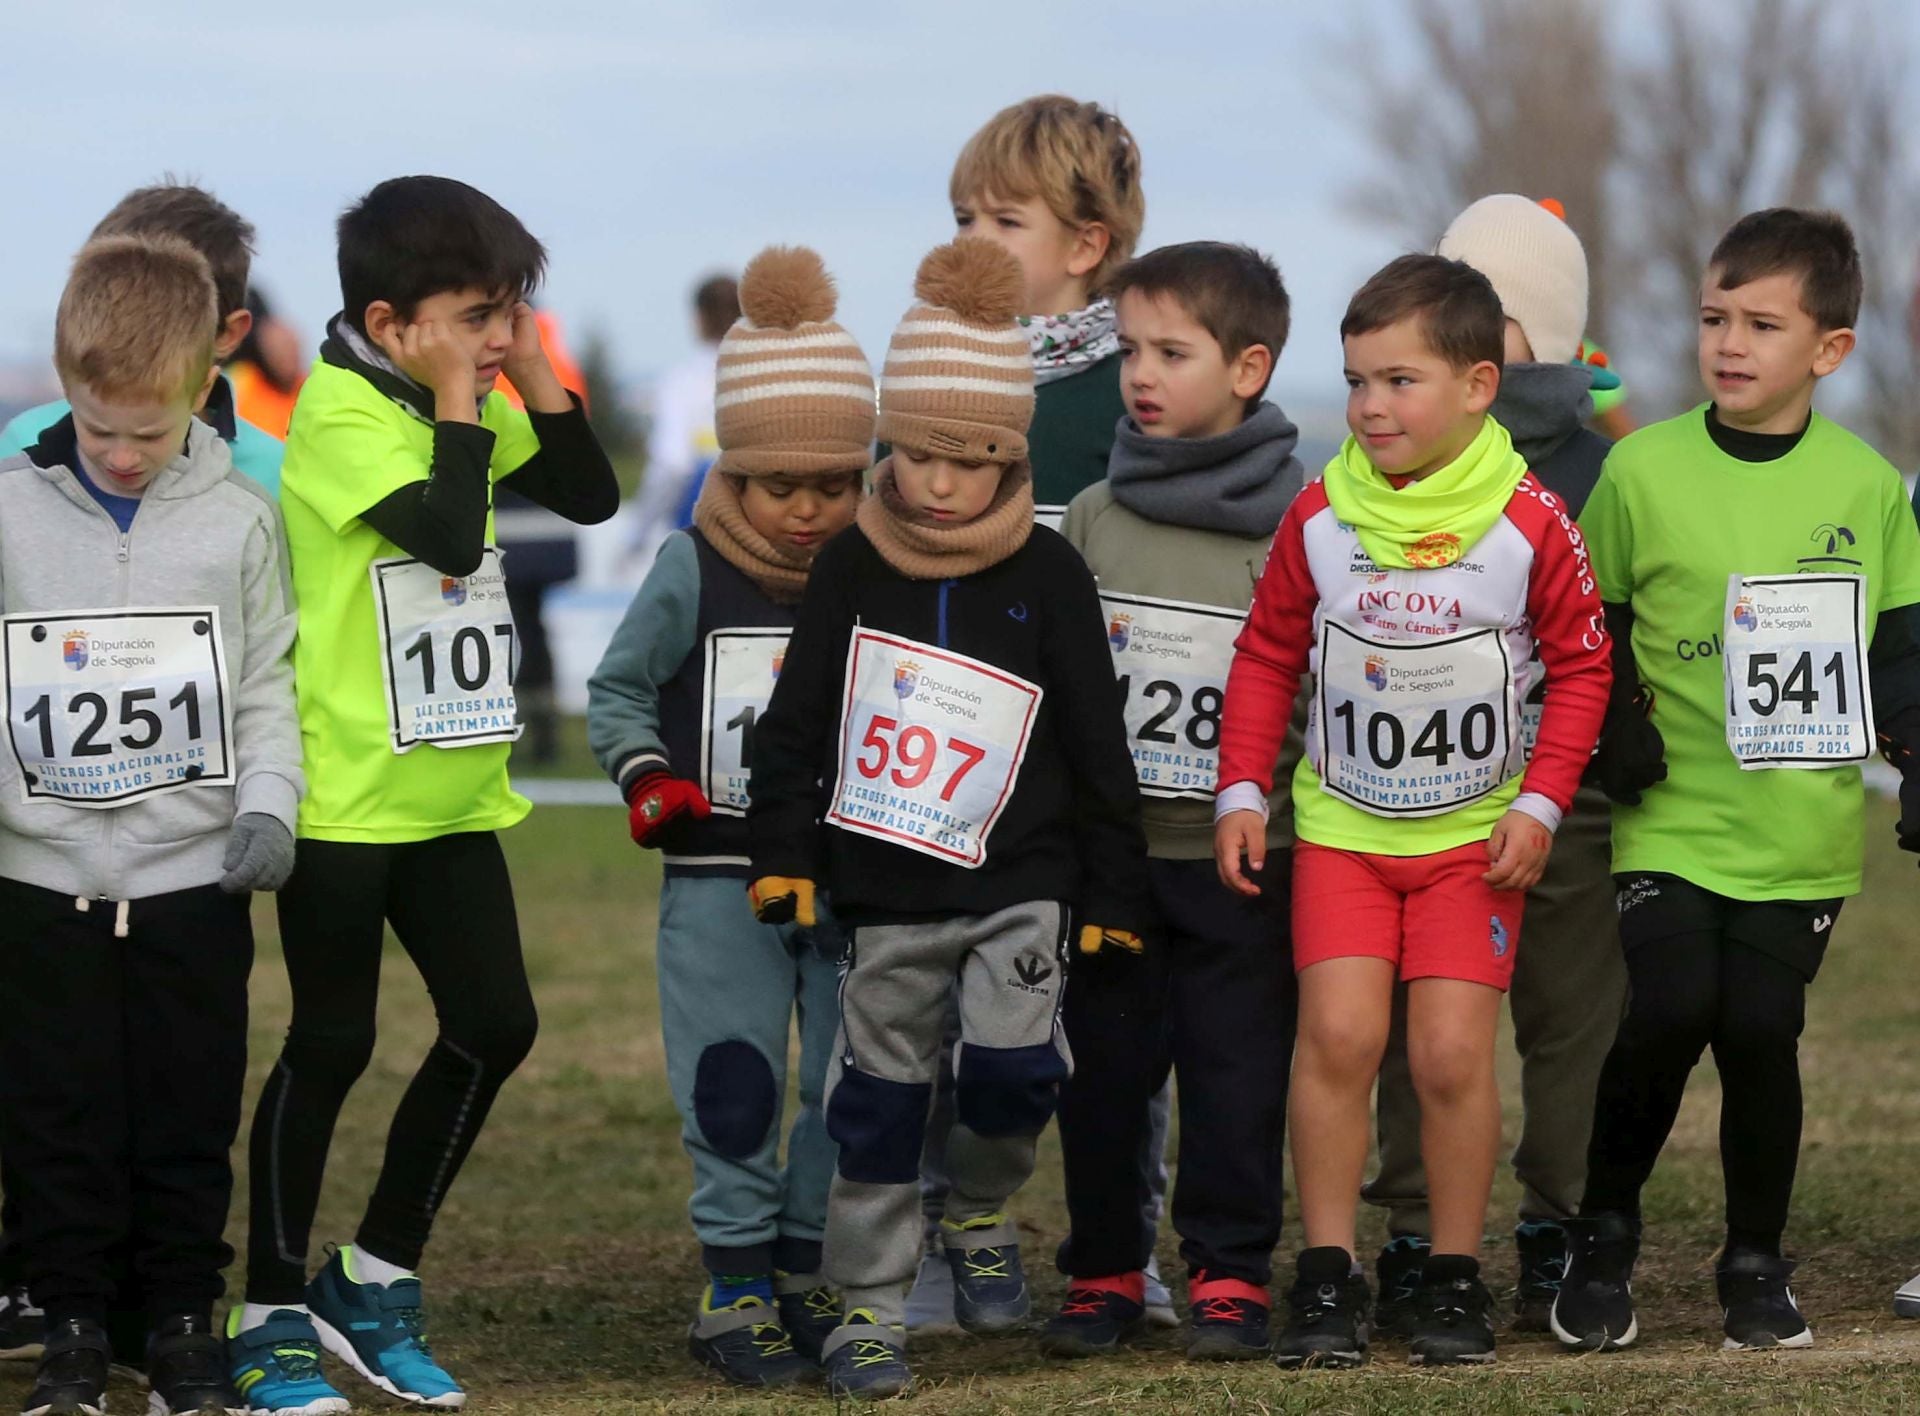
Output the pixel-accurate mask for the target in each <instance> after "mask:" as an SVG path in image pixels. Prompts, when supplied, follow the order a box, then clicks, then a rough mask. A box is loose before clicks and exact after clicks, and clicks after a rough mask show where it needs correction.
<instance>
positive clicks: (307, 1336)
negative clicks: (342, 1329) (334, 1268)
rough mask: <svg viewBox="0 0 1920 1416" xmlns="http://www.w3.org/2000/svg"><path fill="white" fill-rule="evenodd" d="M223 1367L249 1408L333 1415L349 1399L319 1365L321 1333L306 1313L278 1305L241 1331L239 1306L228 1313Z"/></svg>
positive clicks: (279, 1414)
mask: <svg viewBox="0 0 1920 1416" xmlns="http://www.w3.org/2000/svg"><path fill="white" fill-rule="evenodd" d="M227 1370H228V1371H229V1372H230V1373H231V1374H232V1376H233V1389H234V1390H235V1391H237V1392H239V1393H240V1399H241V1400H242V1401H244V1402H246V1404H247V1409H248V1410H250V1411H264V1412H267V1413H269V1416H334V1414H335V1413H337V1412H342V1411H347V1410H349V1409H351V1408H349V1406H348V1405H347V1399H346V1398H345V1397H344V1396H342V1395H340V1393H339V1392H337V1391H335V1390H334V1389H333V1383H331V1382H329V1381H328V1380H327V1379H326V1377H325V1376H324V1375H323V1374H322V1373H321V1371H320V1334H319V1333H317V1332H315V1331H314V1330H313V1321H312V1319H310V1318H308V1317H307V1315H306V1314H305V1313H296V1312H294V1311H293V1310H292V1309H291V1308H277V1309H275V1310H274V1311H273V1312H272V1313H270V1314H268V1316H267V1320H266V1321H265V1322H264V1323H261V1324H260V1325H259V1326H258V1327H250V1328H248V1329H247V1330H246V1331H245V1332H241V1331H240V1309H239V1308H237V1307H236V1308H234V1309H233V1311H231V1312H230V1313H228V1314H227Z"/></svg>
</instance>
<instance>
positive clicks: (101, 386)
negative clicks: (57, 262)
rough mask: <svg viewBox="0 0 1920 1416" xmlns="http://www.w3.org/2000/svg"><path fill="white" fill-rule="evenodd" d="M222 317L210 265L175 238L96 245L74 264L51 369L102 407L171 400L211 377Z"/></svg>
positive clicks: (114, 239)
mask: <svg viewBox="0 0 1920 1416" xmlns="http://www.w3.org/2000/svg"><path fill="white" fill-rule="evenodd" d="M218 311H219V296H218V294H217V292H216V291H215V288H214V283H213V271H212V269H211V268H210V267H209V266H208V265H207V258H206V257H205V256H203V255H201V254H200V253H199V252H198V251H196V250H195V249H194V248H193V247H192V246H190V245H188V244H187V243H186V242H185V241H183V240H181V239H180V238H179V237H177V236H158V235H148V236H103V237H100V238H99V239H97V240H93V241H89V242H88V243H87V244H86V245H85V246H83V247H81V248H80V254H79V255H77V256H75V257H74V258H73V273H72V274H71V275H69V276H68V277H67V288H66V289H65V290H64V291H63V292H61V295H60V310H59V313H58V314H56V315H55V316H54V321H53V363H54V367H55V369H57V370H58V371H59V374H60V378H61V381H62V382H63V383H67V384H73V383H83V384H85V385H86V386H87V387H88V389H89V390H91V391H92V392H93V393H95V394H96V395H98V396H100V397H103V398H111V399H126V400H134V399H141V398H160V399H167V398H173V397H175V396H177V395H178V394H180V393H182V392H185V391H190V390H193V389H197V388H198V387H199V385H200V383H201V382H202V381H203V380H204V379H205V378H206V376H207V370H208V369H209V368H210V367H212V364H213V337H214V332H215V330H216V328H217V327H218V325H219V314H218Z"/></svg>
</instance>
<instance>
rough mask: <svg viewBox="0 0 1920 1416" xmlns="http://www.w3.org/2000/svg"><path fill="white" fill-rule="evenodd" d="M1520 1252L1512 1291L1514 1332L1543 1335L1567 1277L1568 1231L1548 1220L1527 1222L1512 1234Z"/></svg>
mask: <svg viewBox="0 0 1920 1416" xmlns="http://www.w3.org/2000/svg"><path fill="white" fill-rule="evenodd" d="M1513 1243H1514V1247H1515V1248H1516V1249H1518V1250H1519V1251H1520V1282H1519V1283H1518V1284H1517V1285H1516V1286H1515V1288H1514V1290H1513V1330H1514V1331H1515V1332H1546V1331H1548V1330H1549V1329H1550V1327H1551V1325H1552V1320H1553V1300H1554V1299H1555V1298H1558V1297H1559V1296H1560V1283H1561V1280H1562V1279H1564V1278H1565V1277H1566V1276H1567V1231H1566V1228H1565V1227H1564V1226H1563V1225H1561V1224H1559V1223H1557V1222H1556V1221H1554V1220H1551V1219H1536V1220H1529V1221H1528V1222H1527V1223H1525V1224H1523V1225H1521V1226H1520V1227H1519V1228H1518V1229H1516V1230H1514V1231H1513Z"/></svg>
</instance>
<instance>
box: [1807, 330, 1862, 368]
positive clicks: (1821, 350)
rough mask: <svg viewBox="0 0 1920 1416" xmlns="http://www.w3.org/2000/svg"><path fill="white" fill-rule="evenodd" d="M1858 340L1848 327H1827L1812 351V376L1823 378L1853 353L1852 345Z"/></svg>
mask: <svg viewBox="0 0 1920 1416" xmlns="http://www.w3.org/2000/svg"><path fill="white" fill-rule="evenodd" d="M1858 342H1859V341H1858V340H1857V339H1856V338H1855V336H1854V333H1853V331H1852V330H1850V329H1829V330H1825V331H1823V332H1822V333H1821V335H1820V343H1819V344H1818V345H1816V346H1815V348H1814V351H1813V376H1814V377H1815V378H1816V379H1824V378H1825V377H1826V376H1827V375H1828V374H1830V373H1832V372H1833V371H1834V370H1835V369H1837V368H1839V367H1840V366H1841V365H1842V364H1844V363H1845V362H1846V360H1847V355H1849V354H1851V353H1853V346H1854V345H1855V344H1856V343H1858Z"/></svg>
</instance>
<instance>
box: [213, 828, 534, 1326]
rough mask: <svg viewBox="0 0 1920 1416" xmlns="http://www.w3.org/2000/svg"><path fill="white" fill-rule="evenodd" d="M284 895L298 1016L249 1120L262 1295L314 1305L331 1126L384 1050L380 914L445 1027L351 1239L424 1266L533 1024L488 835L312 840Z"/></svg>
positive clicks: (256, 1299)
mask: <svg viewBox="0 0 1920 1416" xmlns="http://www.w3.org/2000/svg"><path fill="white" fill-rule="evenodd" d="M279 906H280V939H281V945H282V947H283V948H284V950H285V951H286V958H287V977H288V979H289V980H290V981H291V983H292V985H293V1023H292V1026H291V1027H289V1028H288V1029H287V1041H286V1046H285V1047H284V1048H283V1049H282V1051H281V1053H280V1060H279V1061H278V1062H277V1063H276V1064H275V1065H274V1068H273V1072H272V1073H271V1075H269V1076H268V1078H267V1084H266V1087H265V1088H264V1089H263V1090H262V1092H261V1093H260V1104H259V1106H258V1107H256V1108H255V1110H254V1116H253V1139H252V1148H251V1151H250V1160H251V1167H252V1206H253V1210H252V1218H251V1224H252V1230H251V1233H250V1235H249V1239H248V1247H247V1300H248V1301H249V1302H253V1303H298V1302H301V1301H303V1299H302V1295H303V1291H304V1288H305V1284H306V1263H307V1244H308V1237H309V1232H310V1231H311V1230H312V1228H313V1214H314V1209H315V1207H316V1205H317V1204H318V1203H319V1198H320V1181H321V1177H322V1175H323V1174H324V1173H325V1171H326V1165H327V1148H328V1146H329V1144H330V1143H331V1142H332V1140H333V1126H334V1122H335V1120H336V1119H337V1118H338V1117H339V1115H340V1107H341V1105H342V1103H344V1102H345V1101H346V1098H347V1093H348V1091H350V1090H351V1089H352V1087H353V1084H354V1082H355V1081H357V1080H358V1079H359V1077H360V1074H361V1073H362V1072H363V1071H365V1070H366V1066H367V1063H368V1062H369V1061H370V1060H371V1059H372V1057H373V1041H374V1004H375V1001H376V999H377V996H378V993H379V985H380V952H381V944H382V941H383V938H384V932H383V929H382V925H383V922H385V921H391V922H392V924H393V932H394V933H395V934H396V935H398V936H399V939H400V944H401V947H403V948H404V949H405V950H406V951H407V954H408V956H409V957H410V958H411V959H412V960H413V963H414V967H416V968H417V969H419V970H420V976H421V977H422V978H423V979H424V980H425V981H426V985H427V991H428V993H430V994H431V995H432V997H433V1008H434V1014H435V1016H436V1017H437V1018H438V1020H439V1024H440V1035H439V1036H438V1037H437V1038H435V1039H434V1043H433V1047H432V1049H431V1050H430V1051H429V1052H428V1053H427V1056H426V1060H425V1061H424V1062H422V1063H421V1064H420V1070H419V1071H418V1072H417V1073H415V1074H414V1078H413V1083H412V1085H410V1086H409V1087H408V1088H407V1093H406V1095H405V1096H404V1097H403V1098H402V1099H401V1102H400V1107H399V1110H397V1111H396V1112H395V1113H394V1116H393V1124H392V1126H391V1128H390V1129H389V1131H388V1133H387V1151H386V1158H385V1160H384V1162H383V1163H382V1165H381V1168H380V1179H379V1182H378V1183H377V1184H376V1185H375V1186H374V1191H373V1196H372V1198H371V1199H370V1200H369V1201H368V1202H367V1210H366V1215H365V1217H364V1218H363V1219H362V1220H361V1221H360V1230H359V1233H358V1234H357V1235H356V1236H355V1239H354V1242H355V1243H356V1244H359V1245H362V1246H364V1247H365V1248H366V1249H367V1251H368V1252H369V1253H372V1254H375V1255H377V1256H379V1257H380V1258H382V1259H385V1260H387V1261H388V1262H390V1263H396V1264H402V1265H405V1266H406V1267H408V1268H412V1267H414V1266H415V1265H417V1264H418V1263H419V1262H420V1254H421V1251H422V1250H423V1249H424V1248H425V1247H426V1242H427V1235H428V1232H429V1231H430V1230H431V1229H432V1227H433V1216H434V1212H435V1211H436V1210H438V1209H439V1207H440V1203H441V1201H442V1200H444V1199H445V1198H446V1194H447V1190H448V1188H449V1187H451V1185H452V1184H453V1181H454V1177H455V1176H457V1175H458V1174H459V1173H460V1166H461V1164H462V1162H464V1161H465V1160H466V1158H467V1152H468V1151H469V1150H471V1149H472V1147H473V1141H474V1137H475V1135H477V1134H478V1132H479V1130H480V1127H481V1125H482V1123H484V1122H485V1120H486V1118H487V1111H488V1109H489V1108H490V1107H491V1106H492V1105H493V1099H494V1097H495V1096H496V1095H497V1094H498V1092H499V1090H500V1085H501V1083H503V1082H504V1081H506V1079H507V1077H508V1076H509V1075H510V1074H511V1073H512V1071H513V1069H514V1068H515V1067H517V1066H519V1065H520V1062H521V1060H522V1059H523V1058H524V1057H525V1056H526V1055H527V1050H528V1049H529V1048H530V1047H532V1046H533V1037H534V1031H535V1028H536V1026H537V1020H536V1018H535V1015H534V1008H533V994H532V991H531V990H530V989H529V988H528V986H527V971H526V965H525V963H524V961H523V960H522V959H521V955H520V926H519V922H518V920H517V919H516V917H515V914H514V908H513V887H512V884H511V882H510V881H509V880H508V879H507V864H506V859H505V857H504V856H503V855H502V854H501V851H500V843H499V841H498V840H496V839H495V838H494V836H493V835H492V834H491V833H490V832H474V833H466V834H462V835H455V836H440V837H437V838H435V839H433V840H429V841H417V842H411V843H408V844H405V845H361V844H357V843H352V844H350V843H343V842H337V841H301V842H300V851H299V860H298V864H297V865H296V866H295V867H294V872H293V878H292V879H291V880H289V881H288V882H287V885H286V888H285V889H283V890H282V891H281V892H280V900H279Z"/></svg>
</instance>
